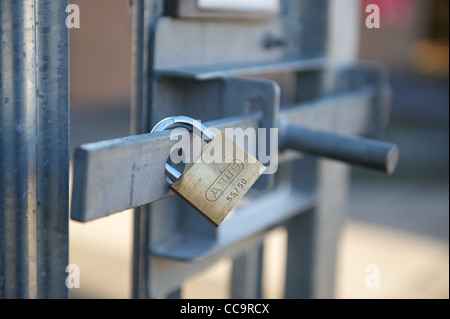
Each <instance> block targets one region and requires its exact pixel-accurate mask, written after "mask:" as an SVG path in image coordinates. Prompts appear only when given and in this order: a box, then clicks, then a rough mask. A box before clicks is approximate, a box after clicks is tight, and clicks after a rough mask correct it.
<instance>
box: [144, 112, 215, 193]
mask: <svg viewBox="0 0 450 319" xmlns="http://www.w3.org/2000/svg"><path fill="white" fill-rule="evenodd" d="M177 127H184V128H186V129H188V130H189V131H191V132H193V133H194V134H198V135H199V136H200V137H201V138H204V140H205V142H208V143H209V142H210V141H212V140H213V139H214V137H215V135H214V133H213V132H211V131H210V130H209V129H208V128H207V127H206V126H204V125H203V124H201V123H200V121H197V120H194V119H193V118H190V117H187V116H171V117H168V118H165V119H163V120H161V121H160V122H159V123H158V124H156V125H155V127H154V128H153V130H152V131H151V133H155V132H161V131H165V130H169V129H174V128H177ZM165 171H166V174H167V176H168V177H169V184H173V183H174V182H175V181H176V180H177V179H179V178H180V177H181V174H182V173H180V172H179V171H178V170H177V169H176V168H174V167H173V166H172V165H170V164H169V163H166V166H165Z"/></svg>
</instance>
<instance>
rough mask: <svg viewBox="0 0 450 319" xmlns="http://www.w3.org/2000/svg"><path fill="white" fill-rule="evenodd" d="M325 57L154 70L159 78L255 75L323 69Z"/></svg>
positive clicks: (206, 78)
mask: <svg viewBox="0 0 450 319" xmlns="http://www.w3.org/2000/svg"><path fill="white" fill-rule="evenodd" d="M325 66H326V59H325V58H314V59H303V60H300V59H296V60H286V59H285V60H279V61H274V62H265V63H253V64H252V63H246V64H242V63H241V64H227V65H214V66H186V67H174V68H161V69H157V70H155V72H156V75H157V76H158V77H160V78H163V77H175V78H185V79H195V80H202V81H203V80H212V79H218V78H225V77H228V76H239V75H257V74H263V73H266V74H268V73H277V72H300V71H320V70H323V69H325Z"/></svg>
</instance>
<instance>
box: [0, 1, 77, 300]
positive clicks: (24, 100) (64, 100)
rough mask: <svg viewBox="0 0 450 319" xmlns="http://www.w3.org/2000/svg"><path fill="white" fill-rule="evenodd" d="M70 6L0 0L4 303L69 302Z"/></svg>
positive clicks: (0, 293)
mask: <svg viewBox="0 0 450 319" xmlns="http://www.w3.org/2000/svg"><path fill="white" fill-rule="evenodd" d="M67 5H68V1H66V0H63V1H50V0H23V1H14V0H3V1H1V2H0V38H1V42H0V298H66V297H67V296H68V290H67V287H66V285H65V278H66V276H67V274H66V272H65V270H66V266H67V264H68V202H69V37H68V29H67V28H66V26H65V19H66V11H65V9H66V6H67Z"/></svg>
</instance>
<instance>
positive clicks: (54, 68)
mask: <svg viewBox="0 0 450 319" xmlns="http://www.w3.org/2000/svg"><path fill="white" fill-rule="evenodd" d="M68 4H69V2H68V0H58V1H53V0H36V18H37V25H36V44H37V59H36V62H37V73H36V75H37V112H38V118H37V138H38V140H37V155H38V157H37V167H38V169H37V196H38V206H37V207H38V209H37V226H38V237H37V240H38V255H37V256H38V265H37V266H38V272H37V273H38V297H39V298H67V297H68V289H67V287H66V285H65V278H66V276H67V273H66V272H65V270H66V266H67V264H68V260H69V253H68V252H69V250H68V241H69V238H68V225H69V219H68V211H69V156H70V155H69V30H68V28H67V27H66V25H65V19H66V15H67V14H66V6H67V5H68Z"/></svg>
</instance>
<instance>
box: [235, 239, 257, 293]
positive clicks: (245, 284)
mask: <svg viewBox="0 0 450 319" xmlns="http://www.w3.org/2000/svg"><path fill="white" fill-rule="evenodd" d="M252 248H253V249H252V250H250V251H248V252H245V253H244V254H243V255H241V256H238V257H237V258H235V259H234V260H233V272H232V276H231V298H232V299H259V298H261V297H262V284H261V282H262V256H263V244H262V242H260V243H258V244H257V246H256V247H252Z"/></svg>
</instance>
